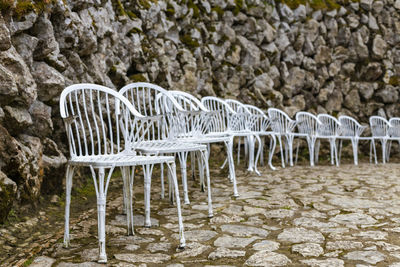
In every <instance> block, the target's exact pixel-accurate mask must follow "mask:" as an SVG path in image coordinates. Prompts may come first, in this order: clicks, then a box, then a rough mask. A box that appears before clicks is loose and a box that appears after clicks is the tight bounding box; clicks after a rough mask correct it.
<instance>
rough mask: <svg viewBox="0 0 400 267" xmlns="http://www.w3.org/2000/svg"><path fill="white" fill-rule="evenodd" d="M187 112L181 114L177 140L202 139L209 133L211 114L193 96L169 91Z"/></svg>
mask: <svg viewBox="0 0 400 267" xmlns="http://www.w3.org/2000/svg"><path fill="white" fill-rule="evenodd" d="M169 93H170V94H171V95H172V97H173V98H174V99H175V100H176V102H178V104H179V105H180V106H181V107H182V108H183V110H184V111H185V112H180V113H179V114H178V115H179V124H180V129H179V133H178V135H177V138H180V137H192V138H193V137H194V138H196V137H202V136H203V135H204V134H206V133H207V131H208V123H209V120H210V118H211V116H212V115H211V112H209V111H208V110H207V109H206V107H204V106H203V104H202V103H201V102H200V100H198V99H197V98H196V97H194V96H193V95H191V94H189V93H186V92H182V91H169Z"/></svg>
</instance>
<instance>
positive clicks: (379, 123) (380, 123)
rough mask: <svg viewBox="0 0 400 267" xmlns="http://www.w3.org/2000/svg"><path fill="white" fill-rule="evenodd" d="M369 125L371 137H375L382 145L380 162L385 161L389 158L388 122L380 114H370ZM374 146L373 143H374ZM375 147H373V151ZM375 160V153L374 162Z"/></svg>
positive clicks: (389, 138)
mask: <svg viewBox="0 0 400 267" xmlns="http://www.w3.org/2000/svg"><path fill="white" fill-rule="evenodd" d="M369 125H370V127H371V134H372V138H374V139H377V140H379V141H380V142H381V145H382V163H384V164H385V163H386V161H388V160H389V153H390V149H389V146H390V145H391V142H390V141H391V137H390V135H389V128H390V123H389V122H388V121H387V120H386V119H385V118H383V117H381V116H371V117H370V118H369ZM374 146H375V143H374ZM375 150H376V148H375V147H374V151H375ZM376 161H377V158H376V153H375V162H376Z"/></svg>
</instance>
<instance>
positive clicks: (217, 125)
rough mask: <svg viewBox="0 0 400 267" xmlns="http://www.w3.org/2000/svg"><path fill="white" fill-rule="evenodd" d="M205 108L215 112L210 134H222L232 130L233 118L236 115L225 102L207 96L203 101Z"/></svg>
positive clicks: (210, 123) (210, 124) (210, 125)
mask: <svg viewBox="0 0 400 267" xmlns="http://www.w3.org/2000/svg"><path fill="white" fill-rule="evenodd" d="M201 103H202V104H203V105H204V107H205V108H206V109H207V110H209V111H211V112H213V116H212V118H211V119H210V122H209V128H208V129H209V132H210V133H221V132H227V131H230V130H231V117H232V116H233V115H234V114H235V113H236V112H235V111H234V110H233V109H232V108H231V107H230V106H229V105H228V104H227V103H226V102H225V101H224V100H222V99H220V98H217V97H213V96H205V97H203V98H202V99H201Z"/></svg>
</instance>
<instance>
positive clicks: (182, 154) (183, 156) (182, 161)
mask: <svg viewBox="0 0 400 267" xmlns="http://www.w3.org/2000/svg"><path fill="white" fill-rule="evenodd" d="M187 157H188V152H178V158H179V163H180V166H181V175H182V186H183V199H184V202H183V203H184V204H190V201H189V193H188V186H187V173H186V161H187Z"/></svg>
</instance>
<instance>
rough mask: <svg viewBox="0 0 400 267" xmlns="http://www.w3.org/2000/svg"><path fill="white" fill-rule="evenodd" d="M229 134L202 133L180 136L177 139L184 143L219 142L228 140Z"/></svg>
mask: <svg viewBox="0 0 400 267" xmlns="http://www.w3.org/2000/svg"><path fill="white" fill-rule="evenodd" d="M230 138H231V137H230V136H229V135H208V134H206V135H203V136H198V137H186V138H180V139H179V141H182V142H186V143H196V144H212V143H220V142H228V141H229V140H230Z"/></svg>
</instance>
